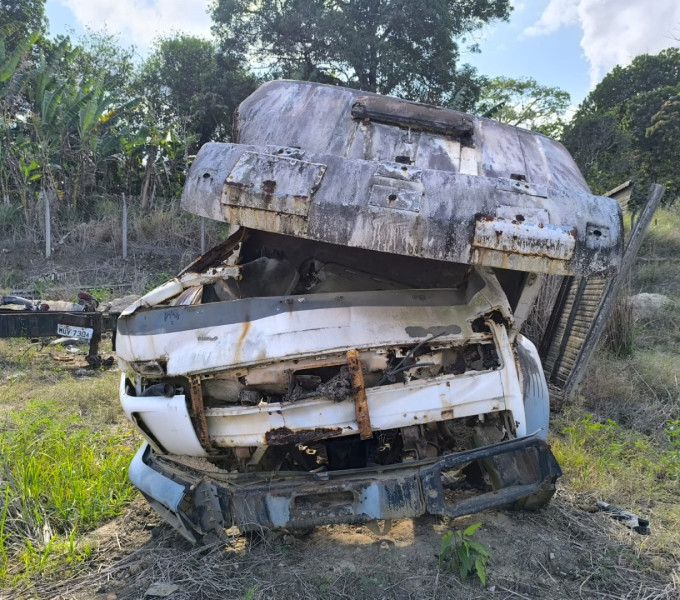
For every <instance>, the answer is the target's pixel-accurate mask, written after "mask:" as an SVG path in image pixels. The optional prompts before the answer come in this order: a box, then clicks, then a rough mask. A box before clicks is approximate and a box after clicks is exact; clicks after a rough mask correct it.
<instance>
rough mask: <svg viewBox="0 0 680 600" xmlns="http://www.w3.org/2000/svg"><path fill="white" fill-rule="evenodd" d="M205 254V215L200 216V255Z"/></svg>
mask: <svg viewBox="0 0 680 600" xmlns="http://www.w3.org/2000/svg"><path fill="white" fill-rule="evenodd" d="M204 254H205V217H201V256H203V255H204Z"/></svg>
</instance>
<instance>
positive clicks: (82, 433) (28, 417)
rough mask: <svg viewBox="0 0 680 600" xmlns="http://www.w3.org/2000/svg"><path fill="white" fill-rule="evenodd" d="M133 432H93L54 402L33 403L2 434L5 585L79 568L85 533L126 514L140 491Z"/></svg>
mask: <svg viewBox="0 0 680 600" xmlns="http://www.w3.org/2000/svg"><path fill="white" fill-rule="evenodd" d="M130 442H131V440H130V434H129V433H128V432H126V431H121V432H119V433H118V434H117V435H116V434H115V432H113V431H103V432H100V431H93V430H92V429H91V428H90V427H88V426H87V425H86V424H85V423H83V422H82V419H81V418H80V417H79V416H78V415H77V414H73V413H70V414H68V413H65V412H64V410H63V407H60V406H59V405H57V404H56V403H54V402H50V401H32V402H29V403H28V405H27V406H26V407H25V408H23V409H20V410H16V411H13V412H12V413H11V414H9V415H8V416H7V417H6V421H5V422H4V423H3V425H2V429H1V430H0V455H1V456H2V464H1V465H0V470H2V477H0V582H2V581H3V580H7V579H10V580H16V579H17V578H21V577H26V576H30V575H31V574H33V573H38V572H41V571H44V570H45V569H46V568H48V567H55V565H56V564H58V563H61V564H63V562H64V561H65V562H66V563H70V564H75V563H77V562H80V561H82V560H83V559H85V558H86V557H87V556H88V555H89V553H90V551H91V549H89V548H86V547H83V546H81V545H79V544H78V543H77V542H76V539H77V535H78V534H80V533H82V532H84V531H87V530H88V529H92V528H94V527H96V526H97V525H99V524H100V523H102V522H103V521H105V520H107V519H110V518H111V517H113V516H115V515H117V514H120V512H121V510H122V507H123V506H124V505H125V504H126V503H127V502H129V501H130V499H131V497H132V495H133V490H132V487H131V486H130V485H129V483H128V482H127V477H126V472H127V466H128V462H129V460H130V456H131V452H132V448H131V445H130Z"/></svg>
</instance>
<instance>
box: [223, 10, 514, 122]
mask: <svg viewBox="0 0 680 600" xmlns="http://www.w3.org/2000/svg"><path fill="white" fill-rule="evenodd" d="M510 10H511V4H510V1H509V0H476V1H474V2H473V1H470V0H442V1H438V2H431V1H429V0H389V1H388V0H263V1H262V2H258V3H256V4H253V3H252V2H247V1H245V0H216V2H215V4H214V5H213V12H212V16H213V20H214V23H215V25H214V29H213V30H214V33H215V35H216V36H217V38H218V39H219V40H220V43H221V46H222V48H223V49H224V50H225V51H233V50H234V49H235V48H238V47H242V48H243V50H244V51H245V52H246V54H247V55H248V56H250V57H253V58H254V59H255V60H256V61H258V63H259V68H260V69H261V71H262V72H263V73H265V74H266V75H268V76H281V77H288V78H294V79H304V80H309V81H318V82H322V83H335V84H342V85H347V86H350V87H356V88H358V89H361V90H366V91H371V92H378V93H381V94H392V95H398V96H402V97H405V98H408V99H411V100H419V101H424V102H433V103H438V104H444V105H449V106H456V107H457V108H460V109H470V108H471V107H472V106H473V105H474V103H475V101H476V99H477V95H478V93H479V83H478V82H476V81H474V77H473V74H474V71H473V70H472V68H471V67H469V66H462V67H461V66H460V65H459V62H460V45H461V44H467V43H468V42H467V36H469V34H471V33H472V32H473V31H475V30H477V29H479V28H480V27H481V26H483V25H484V24H486V23H489V22H491V21H494V20H499V19H500V20H506V19H507V18H508V16H509V14H510Z"/></svg>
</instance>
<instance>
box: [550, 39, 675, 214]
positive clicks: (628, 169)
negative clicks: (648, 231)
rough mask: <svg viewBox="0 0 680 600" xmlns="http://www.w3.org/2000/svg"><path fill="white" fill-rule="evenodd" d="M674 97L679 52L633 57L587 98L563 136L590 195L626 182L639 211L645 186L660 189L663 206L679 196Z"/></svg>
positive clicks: (645, 189) (616, 69)
mask: <svg viewBox="0 0 680 600" xmlns="http://www.w3.org/2000/svg"><path fill="white" fill-rule="evenodd" d="M678 94H680V50H679V49H677V48H668V49H666V50H663V51H662V52H660V53H659V54H656V55H642V56H638V57H636V58H635V59H634V60H633V61H632V63H631V64H630V65H629V66H627V67H620V66H618V67H615V68H614V69H613V70H612V71H611V72H610V73H609V74H607V76H606V77H605V78H604V79H603V80H602V82H600V83H599V84H598V85H597V86H596V87H595V89H594V90H593V91H592V92H591V93H590V94H589V95H588V97H587V98H586V99H585V100H584V102H583V103H582V104H581V106H580V107H579V109H578V111H577V112H576V115H575V116H574V118H573V119H572V121H571V123H570V124H569V125H568V126H567V127H566V129H565V132H564V138H563V141H564V144H565V145H566V146H567V148H568V149H569V150H570V151H571V152H572V154H573V156H574V158H575V159H576V162H577V163H578V165H579V167H580V168H581V170H582V171H583V173H584V175H585V176H586V179H587V180H588V181H589V183H590V184H591V186H592V187H593V189H594V191H596V192H598V193H604V192H605V191H607V190H608V189H611V188H612V187H614V186H616V185H618V184H620V183H622V182H623V181H625V180H626V179H631V180H633V181H634V182H635V183H636V186H635V188H634V190H633V196H632V198H631V202H632V204H633V206H636V205H639V204H640V203H641V202H642V201H643V200H644V198H645V197H646V194H647V190H648V189H649V185H650V184H651V183H661V184H665V186H666V191H667V193H666V194H665V196H664V202H667V203H669V202H672V201H673V200H674V199H675V198H676V197H677V196H678V194H680V184H679V183H680V182H679V181H678V176H677V165H678V164H679V163H680V136H678V135H676V134H677V133H678V130H677V129H676V124H675V119H674V102H675V101H676V99H677V97H678Z"/></svg>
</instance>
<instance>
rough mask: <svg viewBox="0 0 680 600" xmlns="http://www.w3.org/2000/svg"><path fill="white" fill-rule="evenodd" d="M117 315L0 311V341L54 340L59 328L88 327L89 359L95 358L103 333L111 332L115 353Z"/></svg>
mask: <svg viewBox="0 0 680 600" xmlns="http://www.w3.org/2000/svg"><path fill="white" fill-rule="evenodd" d="M117 320H118V314H117V313H101V312H68V311H47V312H38V311H36V312H32V311H16V310H11V311H10V310H8V311H0V338H43V337H56V336H57V335H59V334H58V333H57V327H58V326H59V325H71V326H74V327H88V328H91V329H92V337H91V338H90V346H89V351H88V358H89V357H93V358H94V357H96V356H97V354H98V352H99V343H100V342H101V338H102V333H103V332H104V331H111V332H113V340H112V343H113V347H114V350H115V334H116V321H117Z"/></svg>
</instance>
